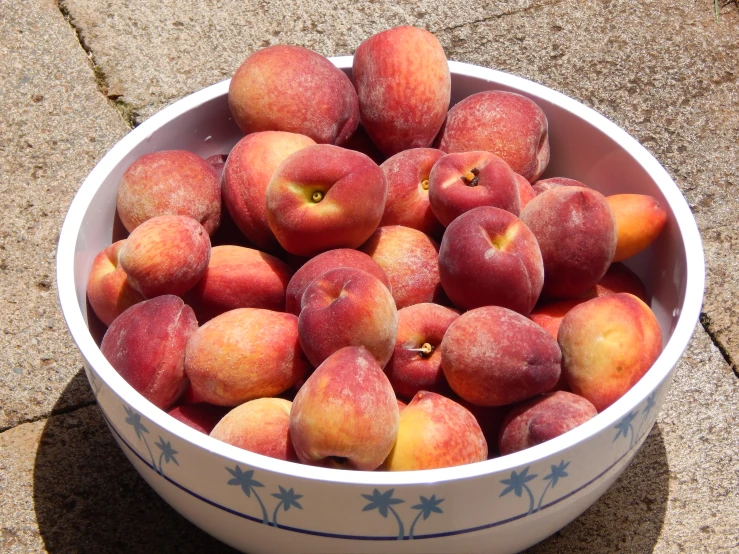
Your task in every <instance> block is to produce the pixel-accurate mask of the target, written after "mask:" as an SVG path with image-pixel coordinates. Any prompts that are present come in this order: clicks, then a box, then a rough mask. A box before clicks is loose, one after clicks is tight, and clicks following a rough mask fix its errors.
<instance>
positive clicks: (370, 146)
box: [341, 123, 387, 165]
mask: <svg viewBox="0 0 739 554" xmlns="http://www.w3.org/2000/svg"><path fill="white" fill-rule="evenodd" d="M341 146H342V147H343V148H347V149H348V150H356V151H357V152H361V153H362V154H366V155H367V156H369V157H370V158H372V161H373V162H375V163H376V164H377V165H380V164H381V163H383V162H384V161H385V160H386V159H387V156H385V154H383V153H382V152H380V150H379V149H378V148H377V146H375V143H374V142H372V139H371V138H369V135H368V134H367V131H365V129H364V127H363V126H362V124H361V123H360V124H359V127H357V130H356V131H354V134H353V135H352V136H350V137H349V140H347V141H346V142H345V143H344V144H342V145H341Z"/></svg>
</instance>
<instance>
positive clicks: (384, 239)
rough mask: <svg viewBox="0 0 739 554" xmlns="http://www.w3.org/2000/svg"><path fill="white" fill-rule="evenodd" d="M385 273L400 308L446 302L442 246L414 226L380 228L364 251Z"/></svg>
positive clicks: (365, 245) (370, 238)
mask: <svg viewBox="0 0 739 554" xmlns="http://www.w3.org/2000/svg"><path fill="white" fill-rule="evenodd" d="M361 250H362V252H365V253H366V254H369V256H371V257H372V259H373V260H375V261H376V262H377V263H378V264H379V266H380V267H381V268H382V269H383V271H385V274H386V275H387V278H388V279H389V280H390V285H391V290H392V293H393V298H394V299H395V305H396V306H397V307H398V309H401V308H405V307H406V306H412V305H413V304H420V303H421V302H434V303H437V304H439V303H441V304H443V303H445V299H446V297H445V295H444V291H443V289H442V288H441V280H440V278H439V255H438V252H439V245H438V244H437V243H436V241H435V240H433V239H432V238H431V237H429V236H428V235H426V234H424V233H422V232H421V231H416V230H415V229H411V228H410V227H403V226H401V225H388V226H386V227H380V228H378V229H377V231H375V232H374V233H373V234H372V236H371V237H369V240H368V241H367V242H366V243H364V245H363V246H362V248H361Z"/></svg>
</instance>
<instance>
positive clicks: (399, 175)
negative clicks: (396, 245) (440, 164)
mask: <svg viewBox="0 0 739 554" xmlns="http://www.w3.org/2000/svg"><path fill="white" fill-rule="evenodd" d="M443 155H444V152H442V151H441V150H437V149H436V148H411V149H409V150H404V151H402V152H398V153H397V154H395V155H394V156H392V157H391V158H389V159H388V160H386V161H385V162H384V163H383V164H382V165H381V166H380V168H381V169H382V171H384V172H385V178H386V179H387V200H386V201H385V212H384V213H383V214H382V220H380V226H385V225H403V226H404V227H410V228H412V229H416V230H418V231H421V232H422V233H426V234H427V235H429V236H439V237H440V236H441V234H442V233H443V232H444V226H443V225H441V223H439V220H438V219H436V216H435V215H434V212H433V211H431V204H430V203H429V175H430V174H431V168H432V167H434V164H435V163H436V162H437V161H439V158H441V157H442V156H443Z"/></svg>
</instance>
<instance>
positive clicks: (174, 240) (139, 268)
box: [118, 215, 210, 298]
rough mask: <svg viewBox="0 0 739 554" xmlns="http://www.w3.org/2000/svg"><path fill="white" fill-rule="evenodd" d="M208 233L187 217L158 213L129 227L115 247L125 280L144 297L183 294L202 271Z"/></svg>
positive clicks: (206, 261)
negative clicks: (119, 246) (121, 242)
mask: <svg viewBox="0 0 739 554" xmlns="http://www.w3.org/2000/svg"><path fill="white" fill-rule="evenodd" d="M209 260H210V237H208V233H207V232H206V230H205V228H204V227H203V226H202V225H200V223H198V222H197V221H195V220H194V219H193V218H191V217H187V216H184V215H160V216H157V217H153V218H151V219H149V220H147V221H145V222H144V223H142V224H141V225H139V226H138V227H136V229H134V230H133V233H131V234H130V235H129V236H128V238H127V239H126V241H125V242H124V243H123V246H121V248H120V250H119V251H118V263H119V264H120V267H121V269H123V271H125V272H126V275H127V276H128V283H129V284H130V285H131V286H132V287H133V288H134V289H136V290H137V291H139V292H140V293H141V294H143V295H144V296H145V297H146V298H153V297H154V296H159V295H162V294H176V295H181V294H185V293H186V292H187V291H188V290H190V289H191V288H192V287H193V286H195V283H197V282H198V281H199V280H200V278H201V277H202V276H203V274H204V273H205V270H206V268H207V267H208V261H209Z"/></svg>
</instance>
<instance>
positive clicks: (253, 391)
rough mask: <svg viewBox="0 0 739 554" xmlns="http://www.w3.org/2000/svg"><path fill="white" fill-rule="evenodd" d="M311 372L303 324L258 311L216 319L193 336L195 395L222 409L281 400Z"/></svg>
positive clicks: (190, 359)
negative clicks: (280, 396)
mask: <svg viewBox="0 0 739 554" xmlns="http://www.w3.org/2000/svg"><path fill="white" fill-rule="evenodd" d="M265 330H268V331H269V332H265ZM309 367H310V366H309V364H308V361H307V360H306V359H305V356H304V355H303V353H302V351H301V350H300V344H299V342H298V318H297V317H295V316H294V315H292V314H285V313H280V312H273V311H271V310H262V309H259V308H239V309H237V310H231V311H229V312H226V313H224V314H221V315H219V316H218V317H215V318H213V319H211V320H210V321H209V322H208V323H206V324H205V325H203V326H202V327H200V329H198V330H197V332H196V333H195V334H193V336H192V337H191V338H190V341H189V342H188V343H187V350H186V352H185V372H186V373H187V376H188V377H189V378H190V386H191V388H192V392H193V395H195V396H196V397H197V398H198V399H200V401H204V402H209V403H211V404H216V405H218V406H236V405H238V404H242V403H244V402H246V401H248V400H252V399H254V398H259V397H263V396H276V395H278V394H280V393H282V392H284V391H286V390H287V389H289V388H290V387H292V386H293V385H295V383H297V382H298V381H299V380H300V379H302V378H303V376H304V375H305V374H306V373H307V372H308V370H309Z"/></svg>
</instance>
